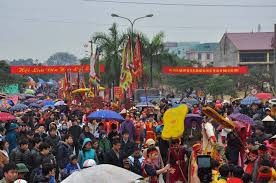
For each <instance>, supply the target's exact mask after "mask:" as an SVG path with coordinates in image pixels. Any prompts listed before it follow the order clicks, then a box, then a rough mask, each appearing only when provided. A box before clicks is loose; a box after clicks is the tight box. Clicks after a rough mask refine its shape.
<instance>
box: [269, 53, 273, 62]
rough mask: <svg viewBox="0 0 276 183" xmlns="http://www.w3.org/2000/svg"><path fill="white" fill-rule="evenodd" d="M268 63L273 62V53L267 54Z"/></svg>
mask: <svg viewBox="0 0 276 183" xmlns="http://www.w3.org/2000/svg"><path fill="white" fill-rule="evenodd" d="M269 61H270V62H273V61H274V53H273V51H271V52H269Z"/></svg>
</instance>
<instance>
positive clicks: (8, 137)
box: [6, 130, 17, 152]
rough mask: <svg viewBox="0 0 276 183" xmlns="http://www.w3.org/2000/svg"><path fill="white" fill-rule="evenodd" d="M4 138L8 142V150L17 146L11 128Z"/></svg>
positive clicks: (13, 131) (14, 133) (14, 134)
mask: <svg viewBox="0 0 276 183" xmlns="http://www.w3.org/2000/svg"><path fill="white" fill-rule="evenodd" d="M6 140H7V141H8V142H9V145H10V146H9V152H11V151H12V150H13V149H15V148H16V147H17V139H16V132H15V130H11V131H8V132H7V135H6Z"/></svg>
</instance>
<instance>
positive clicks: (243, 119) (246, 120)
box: [229, 113, 254, 125]
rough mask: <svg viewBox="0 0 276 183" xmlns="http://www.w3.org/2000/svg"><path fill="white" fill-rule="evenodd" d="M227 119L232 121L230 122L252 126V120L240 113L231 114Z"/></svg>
mask: <svg viewBox="0 0 276 183" xmlns="http://www.w3.org/2000/svg"><path fill="white" fill-rule="evenodd" d="M229 118H231V119H232V121H240V122H244V123H247V124H250V125H253V123H254V120H253V119H252V118H250V117H249V116H247V115H245V114H241V113H235V114H231V115H230V116H229Z"/></svg>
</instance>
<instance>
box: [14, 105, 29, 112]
mask: <svg viewBox="0 0 276 183" xmlns="http://www.w3.org/2000/svg"><path fill="white" fill-rule="evenodd" d="M25 109H28V106H26V105H25V104H16V105H15V106H13V107H11V108H10V110H11V111H23V110H25Z"/></svg>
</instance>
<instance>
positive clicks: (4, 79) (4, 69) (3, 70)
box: [0, 60, 26, 87]
mask: <svg viewBox="0 0 276 183" xmlns="http://www.w3.org/2000/svg"><path fill="white" fill-rule="evenodd" d="M0 78H1V80H0V87H4V86H7V85H10V84H19V85H22V84H24V82H25V81H26V80H25V79H24V78H23V77H21V76H20V75H15V74H10V66H9V64H8V63H7V62H6V61H4V60H1V61H0Z"/></svg>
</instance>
